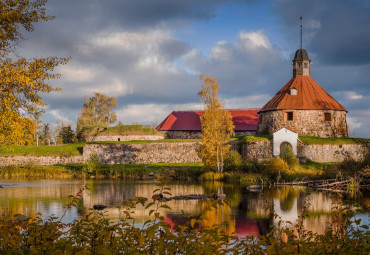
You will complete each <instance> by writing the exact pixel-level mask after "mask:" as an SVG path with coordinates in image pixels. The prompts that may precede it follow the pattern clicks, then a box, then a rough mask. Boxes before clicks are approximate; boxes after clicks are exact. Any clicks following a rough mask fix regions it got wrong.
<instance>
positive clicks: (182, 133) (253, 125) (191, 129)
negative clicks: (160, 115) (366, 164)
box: [156, 108, 259, 139]
mask: <svg viewBox="0 0 370 255" xmlns="http://www.w3.org/2000/svg"><path fill="white" fill-rule="evenodd" d="M258 110H259V109H257V108H250V109H229V110H227V111H229V112H230V113H231V116H232V118H233V123H234V126H235V128H234V131H235V136H247V135H255V134H256V130H257V123H258V113H257V112H258ZM202 115H204V111H173V112H171V114H170V115H168V116H167V118H165V119H164V120H163V121H162V123H161V124H159V125H158V126H157V127H156V129H157V130H159V131H162V132H163V133H164V134H166V138H170V139H194V138H200V134H201V132H202V127H201V124H200V116H202Z"/></svg>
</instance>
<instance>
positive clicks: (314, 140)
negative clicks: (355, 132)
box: [299, 136, 370, 144]
mask: <svg viewBox="0 0 370 255" xmlns="http://www.w3.org/2000/svg"><path fill="white" fill-rule="evenodd" d="M299 140H301V141H302V142H303V143H304V144H363V143H369V142H370V139H367V138H353V137H341V138H322V137H315V136H300V137H299Z"/></svg>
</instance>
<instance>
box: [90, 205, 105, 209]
mask: <svg viewBox="0 0 370 255" xmlns="http://www.w3.org/2000/svg"><path fill="white" fill-rule="evenodd" d="M107 207H108V206H106V205H93V209H94V210H104V209H105V208H107Z"/></svg>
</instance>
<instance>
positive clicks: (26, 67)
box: [0, 0, 69, 146]
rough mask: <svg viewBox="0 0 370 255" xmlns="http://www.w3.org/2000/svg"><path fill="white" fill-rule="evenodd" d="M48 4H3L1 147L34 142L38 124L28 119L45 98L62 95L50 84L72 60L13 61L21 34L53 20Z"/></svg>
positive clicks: (0, 32) (0, 34) (0, 21)
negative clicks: (40, 23) (35, 25)
mask: <svg viewBox="0 0 370 255" xmlns="http://www.w3.org/2000/svg"><path fill="white" fill-rule="evenodd" d="M46 2H47V1H45V0H30V1H0V24H1V29H0V146H1V145H24V144H31V143H32V142H33V139H32V136H33V134H34V133H35V124H34V123H33V122H32V121H31V120H30V119H28V118H27V116H29V115H30V114H32V113H33V112H35V111H36V110H37V109H39V107H43V106H45V102H43V101H42V99H41V94H43V93H50V92H52V91H59V89H57V88H53V87H52V86H51V85H50V84H49V81H50V80H53V79H57V78H59V74H57V73H54V68H55V67H56V66H57V65H59V64H65V63H67V62H68V60H69V59H68V58H56V57H46V58H33V59H26V58H14V57H13V58H11V57H9V53H11V52H15V46H17V43H18V42H19V41H20V40H21V39H22V38H23V37H22V34H21V31H28V32H32V31H33V29H34V26H33V24H34V23H35V22H38V21H40V20H44V21H47V20H50V19H52V17H50V16H47V15H46V14H45V8H44V5H45V4H46ZM22 27H23V28H22ZM21 28H22V29H21Z"/></svg>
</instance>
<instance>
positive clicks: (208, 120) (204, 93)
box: [198, 74, 234, 173]
mask: <svg viewBox="0 0 370 255" xmlns="http://www.w3.org/2000/svg"><path fill="white" fill-rule="evenodd" d="M199 80H200V81H201V90H200V92H199V93H198V95H199V96H200V99H201V101H203V102H204V115H203V116H201V117H200V122H201V126H202V134H201V138H202V147H201V149H200V157H201V158H202V161H203V163H204V166H205V167H206V168H209V169H217V172H219V173H221V172H223V161H224V159H225V158H226V156H227V153H228V151H229V150H230V145H229V144H228V143H227V142H228V141H229V139H230V137H231V136H232V135H234V130H233V129H234V124H233V121H232V116H231V114H230V112H228V111H226V110H225V109H224V108H223V105H222V103H221V102H220V101H219V98H218V89H219V87H220V84H218V82H217V78H212V77H211V76H208V75H205V74H202V75H201V76H200V77H199Z"/></svg>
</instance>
